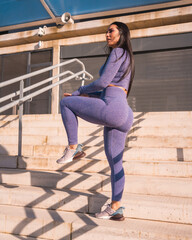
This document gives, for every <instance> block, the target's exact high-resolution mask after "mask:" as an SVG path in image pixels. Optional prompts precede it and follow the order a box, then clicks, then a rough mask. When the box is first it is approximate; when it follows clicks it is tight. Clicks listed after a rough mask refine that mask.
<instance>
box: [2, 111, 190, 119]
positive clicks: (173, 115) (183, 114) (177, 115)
mask: <svg viewBox="0 0 192 240" xmlns="http://www.w3.org/2000/svg"><path fill="white" fill-rule="evenodd" d="M134 118H135V119H141V118H154V119H155V118H166V119H185V118H192V111H177V112H134ZM16 119H18V115H0V121H12V120H16ZM28 119H31V120H47V121H48V120H59V119H61V115H60V114H32V115H30V114H27V115H23V120H24V121H25V120H28Z"/></svg>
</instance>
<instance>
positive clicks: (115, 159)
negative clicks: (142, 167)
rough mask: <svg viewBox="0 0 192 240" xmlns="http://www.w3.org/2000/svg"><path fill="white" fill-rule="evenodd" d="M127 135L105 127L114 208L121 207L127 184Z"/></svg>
mask: <svg viewBox="0 0 192 240" xmlns="http://www.w3.org/2000/svg"><path fill="white" fill-rule="evenodd" d="M126 135H127V132H122V131H119V130H117V129H114V128H109V127H104V146H105V154H106V156H107V159H108V162H109V165H110V168H111V189H112V208H113V209H114V210H117V209H118V208H119V207H120V201H121V198H122V194H123V190H124V184H125V176H124V169H123V164H122V163H123V152H124V148H125V139H126Z"/></svg>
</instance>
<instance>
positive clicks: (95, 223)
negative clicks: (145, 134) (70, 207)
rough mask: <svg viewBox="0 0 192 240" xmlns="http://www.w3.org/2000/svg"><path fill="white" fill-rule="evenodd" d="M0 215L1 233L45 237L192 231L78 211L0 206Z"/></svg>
mask: <svg viewBox="0 0 192 240" xmlns="http://www.w3.org/2000/svg"><path fill="white" fill-rule="evenodd" d="M0 218H1V220H2V221H1V224H0V231H1V232H6V233H12V234H18V235H22V236H29V237H40V238H44V239H57V240H58V239H63V240H71V239H77V240H82V239H83V240H88V239H89V240H90V239H93V240H94V239H102V240H107V239H112V240H115V239H117V240H125V239H126V240H127V239H131V240H146V239H150V240H168V239H172V240H177V239H182V240H188V239H190V237H191V234H192V226H191V225H185V224H175V223H174V224H173V223H164V222H156V221H155V222H154V221H146V220H136V219H126V220H125V221H123V222H119V223H118V224H117V222H115V221H107V220H99V219H96V218H94V217H92V216H90V215H86V214H81V213H71V212H62V211H54V210H44V209H36V208H28V207H15V206H4V205H1V206H0ZM127 226H129V227H127ZM106 233H107V234H106Z"/></svg>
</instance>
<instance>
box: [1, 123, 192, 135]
mask: <svg viewBox="0 0 192 240" xmlns="http://www.w3.org/2000/svg"><path fill="white" fill-rule="evenodd" d="M25 135H27V136H28V135H31V136H37V135H38V136H39V135H40V136H51V137H55V138H57V137H58V136H62V137H64V138H67V135H66V132H65V130H64V128H63V127H25V128H23V136H25ZM0 136H18V127H12V128H8V127H4V128H0ZM78 136H103V127H102V126H97V125H92V127H89V128H88V127H80V128H79V130H78ZM131 136H137V137H146V136H150V137H151V136H154V137H157V136H158V137H191V136H192V128H189V127H188V128H187V127H185V128H183V127H180V128H178V127H177V128H175V127H169V128H162V127H137V126H136V127H132V129H131V130H130V131H129V133H128V137H131Z"/></svg>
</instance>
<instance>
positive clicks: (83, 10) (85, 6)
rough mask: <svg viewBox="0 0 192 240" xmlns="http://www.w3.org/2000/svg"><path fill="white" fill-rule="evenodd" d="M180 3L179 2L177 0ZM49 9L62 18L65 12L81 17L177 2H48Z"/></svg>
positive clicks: (129, 0)
mask: <svg viewBox="0 0 192 240" xmlns="http://www.w3.org/2000/svg"><path fill="white" fill-rule="evenodd" d="M176 1H178V0H176ZM46 2H47V4H48V5H49V7H50V8H51V9H52V11H53V12H54V13H55V15H56V16H61V15H62V14H63V13H64V12H70V13H71V15H80V14H88V13H96V12H102V11H110V10H115V9H123V8H131V7H139V6H145V5H151V4H158V3H166V2H175V1H173V0H172V1H171V0H96V1H93V0H46Z"/></svg>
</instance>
